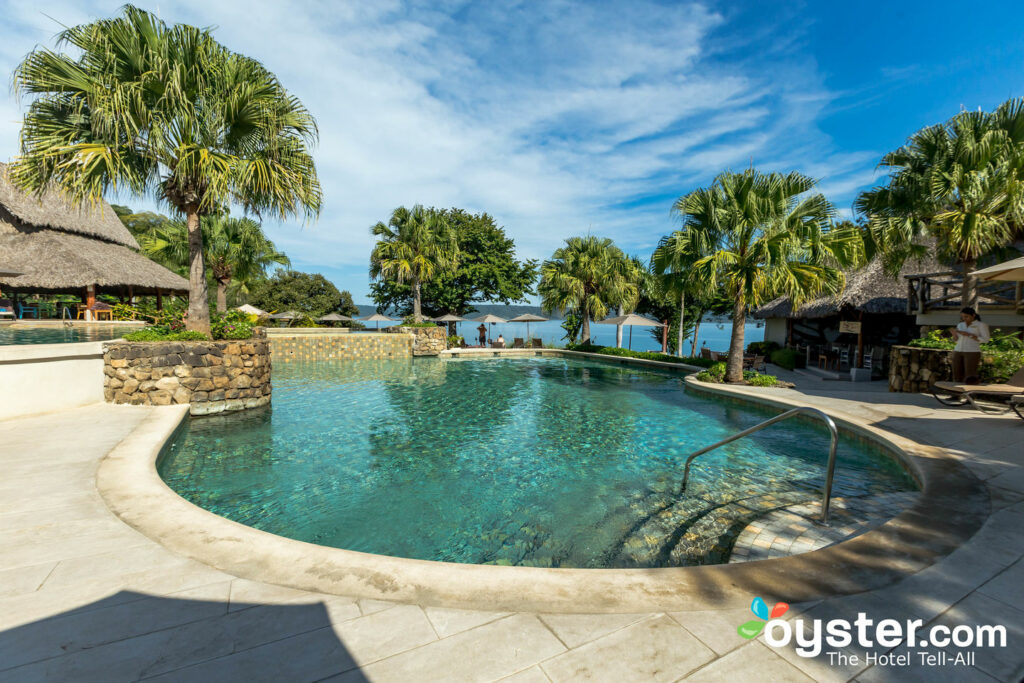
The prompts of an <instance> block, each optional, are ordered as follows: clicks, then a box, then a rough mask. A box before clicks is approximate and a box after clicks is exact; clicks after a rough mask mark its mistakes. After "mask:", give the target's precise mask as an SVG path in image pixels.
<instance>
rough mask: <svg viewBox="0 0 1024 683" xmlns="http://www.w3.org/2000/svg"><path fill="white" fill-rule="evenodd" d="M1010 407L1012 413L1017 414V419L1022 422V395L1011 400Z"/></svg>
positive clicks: (1023, 411)
mask: <svg viewBox="0 0 1024 683" xmlns="http://www.w3.org/2000/svg"><path fill="white" fill-rule="evenodd" d="M1010 406H1012V407H1013V412H1015V413H1017V417H1019V418H1020V419H1022V420H1024V394H1021V395H1020V396H1014V397H1013V398H1011V399H1010Z"/></svg>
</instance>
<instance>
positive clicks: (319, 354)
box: [270, 332, 413, 361]
mask: <svg viewBox="0 0 1024 683" xmlns="http://www.w3.org/2000/svg"><path fill="white" fill-rule="evenodd" d="M412 341H413V336H412V335H411V334H386V333H384V332H381V333H377V332H355V333H352V334H294V335H287V334H278V333H275V334H273V335H271V337H270V353H271V354H272V356H273V358H274V360H275V361H289V360H302V361H306V360H374V359H381V358H409V357H411V356H412V355H413V346H412Z"/></svg>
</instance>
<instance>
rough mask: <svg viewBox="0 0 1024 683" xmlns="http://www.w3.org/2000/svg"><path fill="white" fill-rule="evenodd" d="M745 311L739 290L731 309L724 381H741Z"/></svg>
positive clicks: (745, 307) (744, 303)
mask: <svg viewBox="0 0 1024 683" xmlns="http://www.w3.org/2000/svg"><path fill="white" fill-rule="evenodd" d="M746 312H747V305H746V302H745V301H744V299H743V293H742V292H739V293H737V294H736V305H735V307H733V309H732V339H731V340H730V342H729V362H728V364H727V365H726V367H725V381H726V382H742V381H743V325H744V324H745V323H746Z"/></svg>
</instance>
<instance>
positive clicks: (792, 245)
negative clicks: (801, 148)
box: [673, 169, 862, 382]
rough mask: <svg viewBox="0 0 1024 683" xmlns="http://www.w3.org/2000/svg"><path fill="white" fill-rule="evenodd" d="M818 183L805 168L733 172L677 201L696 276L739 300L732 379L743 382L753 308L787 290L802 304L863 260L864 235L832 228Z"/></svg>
mask: <svg viewBox="0 0 1024 683" xmlns="http://www.w3.org/2000/svg"><path fill="white" fill-rule="evenodd" d="M814 185H815V181H814V180H813V179H811V178H808V177H807V176H804V175H801V174H799V173H789V174H786V175H783V174H780V173H769V174H761V173H758V172H757V171H756V170H754V169H749V170H747V171H744V172H743V173H731V172H726V173H722V174H721V175H719V176H718V177H717V178H715V182H714V184H713V185H712V186H711V187H708V188H701V189H698V190H694V191H693V192H691V193H690V194H688V195H685V196H683V197H680V198H679V199H678V200H676V202H675V204H674V206H673V209H674V210H675V211H677V212H678V213H679V215H680V216H681V217H682V219H683V228H682V230H680V231H679V233H677V239H678V240H680V241H681V244H680V249H681V250H682V252H683V253H685V254H689V255H692V257H693V262H692V264H691V265H690V266H689V271H690V273H689V277H690V278H691V281H692V282H695V283H702V284H701V287H702V288H703V289H704V290H705V291H706V292H713V291H715V290H718V289H720V288H721V289H723V290H725V292H726V293H727V294H728V296H729V297H730V299H732V300H733V301H734V304H733V315H732V339H731V341H730V344H729V360H728V365H727V368H726V381H728V382H741V381H743V346H744V340H743V326H744V324H745V322H746V311H747V307H748V306H758V305H760V304H763V303H764V302H766V301H768V300H770V299H772V298H775V297H776V296H779V295H781V294H787V295H789V296H790V297H792V299H793V300H794V301H795V302H797V303H799V302H800V301H802V300H803V299H805V298H806V297H808V296H811V295H815V294H819V293H835V292H839V291H841V290H842V288H843V286H844V284H845V280H844V276H843V272H842V270H841V269H840V266H843V265H847V264H852V263H854V262H856V261H857V260H858V259H859V258H860V254H861V252H862V242H861V239H860V234H859V233H858V232H857V231H856V230H854V229H849V228H842V229H831V228H830V225H831V220H832V217H833V215H834V213H835V210H834V209H833V208H832V205H831V204H830V203H829V202H828V200H826V199H825V197H824V196H823V195H821V194H809V193H810V192H811V190H813V188H814ZM688 258H689V257H688Z"/></svg>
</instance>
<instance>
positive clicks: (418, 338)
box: [387, 327, 448, 356]
mask: <svg viewBox="0 0 1024 683" xmlns="http://www.w3.org/2000/svg"><path fill="white" fill-rule="evenodd" d="M387 329H388V332H391V333H394V334H411V335H412V336H413V340H412V355H414V356H436V355H438V354H440V353H441V352H442V351H444V350H445V349H447V348H448V328H447V327H389V328H387Z"/></svg>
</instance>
